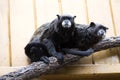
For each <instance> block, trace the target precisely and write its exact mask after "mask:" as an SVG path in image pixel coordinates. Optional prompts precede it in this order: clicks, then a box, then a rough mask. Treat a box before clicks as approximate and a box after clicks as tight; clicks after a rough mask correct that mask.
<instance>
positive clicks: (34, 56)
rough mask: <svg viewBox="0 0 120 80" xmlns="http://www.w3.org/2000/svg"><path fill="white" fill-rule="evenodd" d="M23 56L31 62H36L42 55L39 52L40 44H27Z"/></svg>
mask: <svg viewBox="0 0 120 80" xmlns="http://www.w3.org/2000/svg"><path fill="white" fill-rule="evenodd" d="M25 54H26V55H27V56H28V57H29V58H30V60H31V62H37V61H39V60H40V57H41V56H42V55H43V54H42V52H41V50H40V43H29V44H27V46H26V47H25Z"/></svg>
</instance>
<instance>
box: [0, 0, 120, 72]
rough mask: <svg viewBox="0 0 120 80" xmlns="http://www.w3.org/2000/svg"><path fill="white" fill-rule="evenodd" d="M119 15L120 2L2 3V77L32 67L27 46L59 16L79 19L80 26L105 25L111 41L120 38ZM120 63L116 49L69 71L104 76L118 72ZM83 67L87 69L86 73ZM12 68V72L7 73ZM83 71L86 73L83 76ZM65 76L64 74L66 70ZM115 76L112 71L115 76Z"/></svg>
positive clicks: (56, 0)
mask: <svg viewBox="0 0 120 80" xmlns="http://www.w3.org/2000/svg"><path fill="white" fill-rule="evenodd" d="M119 13H120V0H0V38H1V39H0V67H1V68H0V74H4V73H7V72H9V71H12V70H16V68H15V69H14V68H13V67H18V66H25V65H28V60H27V57H26V56H25V54H24V47H25V45H26V44H27V43H28V42H29V40H30V38H31V36H32V34H33V32H34V31H35V29H37V28H38V27H39V26H40V25H42V24H43V23H46V22H50V21H52V20H53V19H54V18H56V14H72V15H76V16H77V18H76V19H75V20H76V23H81V24H89V23H90V22H91V21H94V22H97V23H101V24H103V25H105V26H107V27H109V30H108V32H107V37H110V36H118V35H120V31H119V30H120V15H119ZM119 62H120V48H113V49H109V50H104V51H100V52H97V53H95V54H93V55H91V56H89V57H85V58H82V59H81V60H79V61H78V62H76V63H74V65H75V66H76V67H75V68H73V67H67V69H68V70H71V68H73V69H75V70H72V71H68V70H67V72H73V73H78V74H79V73H84V71H86V73H97V72H98V73H99V72H101V73H102V72H103V73H104V70H105V71H106V72H107V71H108V70H107V69H106V68H105V69H104V70H102V69H101V68H104V67H106V66H110V65H111V67H110V69H111V68H113V67H116V68H118V66H116V65H119ZM113 64H114V65H115V66H114V65H113ZM72 65H73V64H72ZM81 65H85V66H84V67H85V69H84V68H83V67H82V66H81ZM86 65H89V66H86ZM96 65H99V66H97V67H96ZM100 65H101V66H100ZM9 66H11V67H12V69H10V70H7V69H8V68H7V67H9ZM70 66H71V65H70ZM90 66H91V67H90ZM93 66H94V67H93ZM76 68H77V69H76ZM119 68H120V67H119ZM65 69H66V68H65ZM81 69H84V70H83V71H81V72H80V71H79V70H81ZM6 70H7V71H6ZM93 70H94V71H93ZM117 70H118V69H117ZM118 71H119V72H120V70H118ZM1 72H2V73H1ZM61 72H64V69H63V70H61ZM109 72H110V71H108V73H109ZM113 72H114V70H113V69H112V71H111V73H113ZM66 74H68V73H66Z"/></svg>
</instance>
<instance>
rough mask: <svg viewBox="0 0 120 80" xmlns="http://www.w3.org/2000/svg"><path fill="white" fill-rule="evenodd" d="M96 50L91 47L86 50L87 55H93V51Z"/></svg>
mask: <svg viewBox="0 0 120 80" xmlns="http://www.w3.org/2000/svg"><path fill="white" fill-rule="evenodd" d="M93 52H94V50H93V49H92V48H89V49H88V50H86V52H85V54H84V55H85V56H89V55H91V54H92V53H93Z"/></svg>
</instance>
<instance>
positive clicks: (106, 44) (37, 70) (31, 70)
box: [0, 36, 120, 80]
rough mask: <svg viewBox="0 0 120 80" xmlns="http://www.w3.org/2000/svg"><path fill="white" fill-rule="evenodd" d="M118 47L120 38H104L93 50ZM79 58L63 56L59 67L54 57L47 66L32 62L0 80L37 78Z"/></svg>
mask: <svg viewBox="0 0 120 80" xmlns="http://www.w3.org/2000/svg"><path fill="white" fill-rule="evenodd" d="M118 46H120V36H118V37H110V38H106V39H104V40H102V41H101V42H99V43H98V44H97V45H95V46H94V47H93V49H94V50H95V52H97V51H100V50H105V49H108V48H113V47H118ZM80 58H81V57H80V56H76V55H70V54H67V55H65V56H64V59H65V60H64V63H63V64H62V65H59V64H58V63H57V60H56V59H55V58H54V57H50V61H51V63H50V64H49V65H47V64H45V63H44V62H42V61H40V62H34V63H32V64H30V65H28V66H26V67H24V68H22V69H20V70H18V71H15V72H11V73H8V74H6V75H3V76H1V77H0V80H30V79H32V78H35V77H37V76H40V75H43V74H47V73H50V72H53V71H56V70H57V69H58V68H61V67H63V66H64V65H66V64H68V63H71V62H73V61H76V60H79V59H80Z"/></svg>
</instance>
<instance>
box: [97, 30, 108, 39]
mask: <svg viewBox="0 0 120 80" xmlns="http://www.w3.org/2000/svg"><path fill="white" fill-rule="evenodd" d="M105 34H106V31H105V30H104V29H99V30H98V31H97V36H99V37H102V38H104V37H105Z"/></svg>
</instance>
